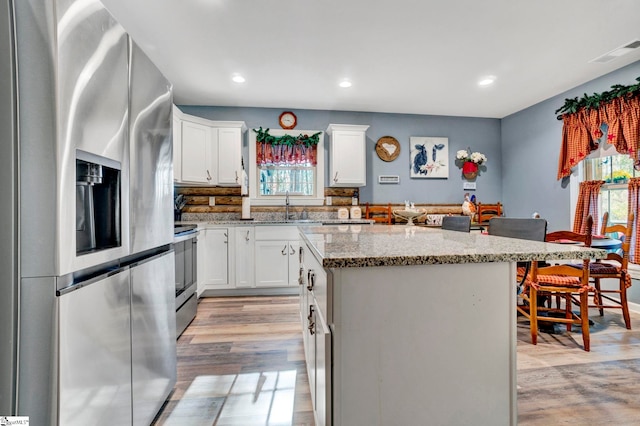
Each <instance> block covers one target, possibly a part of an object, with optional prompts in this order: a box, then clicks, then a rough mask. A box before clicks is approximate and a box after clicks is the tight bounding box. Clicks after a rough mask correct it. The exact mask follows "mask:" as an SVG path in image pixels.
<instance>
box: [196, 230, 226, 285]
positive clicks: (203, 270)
mask: <svg viewBox="0 0 640 426" xmlns="http://www.w3.org/2000/svg"><path fill="white" fill-rule="evenodd" d="M229 231H230V229H229V228H210V229H204V230H201V231H200V236H199V238H198V294H201V293H202V292H203V291H205V290H219V289H227V288H230V287H233V285H232V280H231V279H230V276H229Z"/></svg>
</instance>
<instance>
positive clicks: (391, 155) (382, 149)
mask: <svg viewBox="0 0 640 426" xmlns="http://www.w3.org/2000/svg"><path fill="white" fill-rule="evenodd" d="M376 154H378V157H380V159H381V160H382V161H393V160H395V159H396V158H398V155H400V143H399V142H398V140H397V139H396V138H394V137H393V136H383V137H381V138H380V139H378V142H376Z"/></svg>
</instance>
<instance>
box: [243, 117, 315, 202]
mask: <svg viewBox="0 0 640 426" xmlns="http://www.w3.org/2000/svg"><path fill="white" fill-rule="evenodd" d="M267 131H268V135H269V136H273V137H275V138H278V140H277V141H274V140H273V139H272V140H271V141H266V140H264V138H261V139H260V140H258V137H257V136H259V133H260V132H262V128H260V131H256V130H253V131H251V132H250V133H249V161H250V164H251V167H249V182H250V183H249V195H250V197H251V203H252V204H254V205H262V206H276V205H283V204H284V202H285V199H286V196H287V195H288V196H289V197H290V203H291V204H292V205H323V204H324V132H320V131H310V130H284V129H267ZM316 135H317V136H316ZM262 136H264V133H263V134H262ZM284 136H286V137H291V138H288V139H287V138H283V137H284ZM312 137H317V144H314V143H310V142H309V141H308V139H306V138H312Z"/></svg>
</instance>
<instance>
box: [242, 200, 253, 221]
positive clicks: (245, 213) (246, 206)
mask: <svg viewBox="0 0 640 426" xmlns="http://www.w3.org/2000/svg"><path fill="white" fill-rule="evenodd" d="M242 218H243V219H251V198H249V197H242Z"/></svg>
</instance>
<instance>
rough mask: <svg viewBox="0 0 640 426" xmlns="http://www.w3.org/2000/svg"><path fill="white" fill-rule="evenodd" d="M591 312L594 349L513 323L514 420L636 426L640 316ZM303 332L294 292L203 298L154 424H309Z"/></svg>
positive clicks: (578, 339) (639, 415) (576, 337)
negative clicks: (533, 339) (534, 336)
mask: <svg viewBox="0 0 640 426" xmlns="http://www.w3.org/2000/svg"><path fill="white" fill-rule="evenodd" d="M590 314H591V319H592V320H593V321H594V325H593V326H592V327H591V352H584V351H583V350H582V348H581V345H582V336H581V335H580V331H579V330H576V327H574V331H573V332H571V333H567V332H566V331H563V330H562V329H561V328H560V326H558V325H557V326H556V330H557V333H558V334H556V333H553V334H550V333H540V334H539V336H538V345H536V346H534V345H531V344H530V337H529V325H528V323H527V322H526V321H524V320H522V319H521V320H519V322H518V424H520V425H545V426H546V425H560V424H567V425H571V424H574V425H581V426H582V425H603V424H615V425H638V424H640V315H635V314H632V327H633V330H631V331H629V330H627V329H626V328H625V327H624V323H623V321H622V318H621V316H620V314H619V313H617V312H605V316H604V317H600V316H599V315H598V314H597V312H596V311H591V313H590ZM485 332H487V333H490V332H491V330H486V331H485ZM301 333H302V332H301V325H300V320H299V313H298V298H297V297H291V296H278V297H225V298H206V299H201V301H200V303H199V305H198V315H197V317H196V319H195V320H194V321H193V322H192V323H191V325H190V326H189V327H188V328H187V330H186V331H185V333H184V334H183V335H182V336H181V337H180V339H179V340H178V382H177V385H176V388H175V391H174V392H173V394H172V395H171V397H170V399H169V401H168V402H167V404H166V405H165V407H164V409H163V410H162V411H161V413H160V414H159V416H158V418H157V421H156V423H155V424H156V425H180V426H192V425H213V424H215V425H244V426H250V425H267V424H268V425H272V424H273V425H275V424H281V425H313V424H314V422H313V414H312V412H311V401H310V396H309V384H308V381H307V377H306V370H305V366H304V355H303V349H302V338H301ZM416 424H420V423H419V422H418V423H416Z"/></svg>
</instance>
